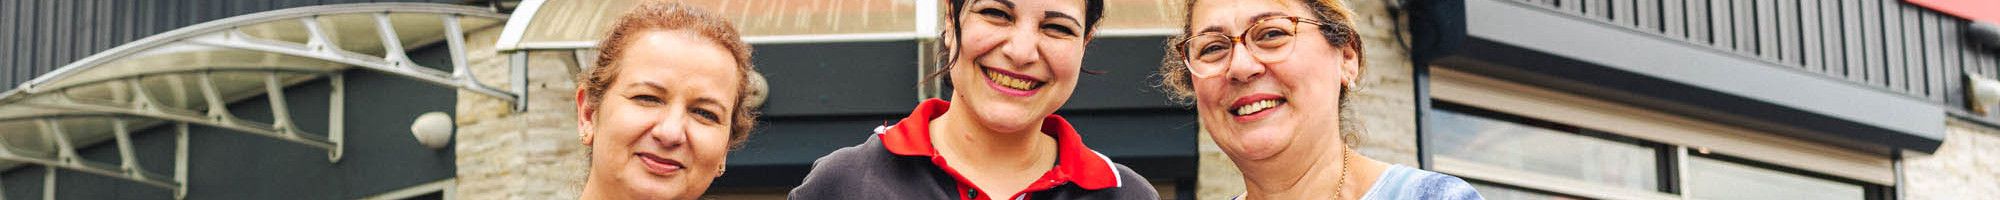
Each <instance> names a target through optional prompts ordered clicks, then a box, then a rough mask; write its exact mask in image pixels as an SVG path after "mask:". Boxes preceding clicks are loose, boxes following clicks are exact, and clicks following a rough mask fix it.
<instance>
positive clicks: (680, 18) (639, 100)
mask: <svg viewBox="0 0 2000 200" xmlns="http://www.w3.org/2000/svg"><path fill="white" fill-rule="evenodd" d="M597 44H598V49H599V50H600V51H602V54H600V55H598V57H597V61H596V63H597V66H603V67H597V68H591V69H588V71H587V72H584V73H581V75H582V77H579V78H577V87H578V88H577V90H576V99H577V101H576V111H577V113H576V114H577V131H578V133H579V134H581V135H580V138H582V140H583V141H582V143H583V145H584V146H586V147H588V150H589V151H588V153H586V154H588V155H589V158H590V166H589V168H590V170H589V174H588V175H586V177H585V179H584V184H583V194H582V196H581V197H579V198H581V199H696V198H697V197H700V196H701V194H702V193H703V192H706V191H708V186H709V182H710V181H712V180H715V178H716V177H718V176H722V171H723V166H724V164H723V163H725V161H726V159H727V158H728V157H729V150H730V149H731V147H733V146H736V144H740V143H742V142H743V140H745V139H746V138H749V135H750V128H751V126H752V125H754V124H755V123H753V121H755V118H756V114H755V113H756V108H757V105H759V104H762V103H763V101H764V100H763V99H764V94H765V93H764V91H765V90H764V88H763V85H764V84H763V81H762V80H763V79H762V78H760V77H761V76H759V75H758V73H757V69H756V68H753V67H751V65H750V45H749V44H746V43H744V42H743V40H742V38H741V37H739V36H738V35H737V33H736V29H735V27H733V26H731V25H730V23H729V21H727V20H725V19H723V18H722V17H720V16H716V15H714V14H710V13H708V12H704V11H702V10H700V9H695V8H693V7H688V6H686V5H682V4H678V3H669V2H663V1H646V2H642V3H639V5H638V6H636V7H633V8H632V10H631V11H630V12H629V13H626V14H625V15H623V16H622V17H620V18H619V19H618V22H617V23H616V24H613V27H612V31H611V33H610V34H609V35H608V36H606V37H605V39H604V40H603V41H602V42H598V43H597Z"/></svg>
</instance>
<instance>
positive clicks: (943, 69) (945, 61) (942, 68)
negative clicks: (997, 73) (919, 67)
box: [921, 0, 1104, 84]
mask: <svg viewBox="0 0 2000 200" xmlns="http://www.w3.org/2000/svg"><path fill="white" fill-rule="evenodd" d="M965 1H966V0H947V1H945V3H946V4H947V6H950V7H951V10H950V11H949V12H945V14H944V17H945V20H952V21H951V29H947V30H945V31H943V32H938V38H951V40H952V41H939V42H938V43H937V49H938V53H937V55H938V57H937V59H938V62H937V63H938V66H936V68H935V69H937V71H931V73H930V74H926V75H924V80H923V81H922V82H921V84H928V83H930V82H932V81H936V80H937V79H940V78H943V77H944V75H945V74H947V73H950V71H951V65H954V64H957V63H955V60H956V59H957V58H955V57H958V50H957V49H951V48H950V47H952V46H964V45H962V44H959V41H963V40H964V38H960V36H963V35H964V34H960V33H959V30H960V27H959V26H960V25H959V23H958V21H957V20H958V13H959V12H961V11H965ZM1101 19H1104V0H1084V5H1083V30H1084V32H1091V31H1094V30H1097V21H1099V20H1101ZM945 34H950V36H951V37H944V36H945ZM946 42H949V43H946ZM947 44H949V45H947Z"/></svg>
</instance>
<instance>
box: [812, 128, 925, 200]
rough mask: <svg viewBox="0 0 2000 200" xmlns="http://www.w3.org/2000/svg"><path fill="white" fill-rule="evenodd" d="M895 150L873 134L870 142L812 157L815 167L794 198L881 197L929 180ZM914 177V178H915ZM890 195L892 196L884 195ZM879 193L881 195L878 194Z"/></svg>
mask: <svg viewBox="0 0 2000 200" xmlns="http://www.w3.org/2000/svg"><path fill="white" fill-rule="evenodd" d="M900 161H901V160H899V158H897V157H896V155H894V154H890V153H889V151H888V150H886V149H883V147H882V144H881V140H880V139H879V138H875V137H873V136H871V137H869V138H868V141H867V142H863V143H861V144H860V145H855V146H851V147H843V148H840V149H839V150H835V151H833V153H828V154H827V155H826V156H823V157H820V158H819V159H818V160H815V161H813V166H812V171H811V172H808V173H807V174H806V177H805V180H804V181H802V182H801V183H800V184H799V186H798V187H795V188H792V191H791V194H790V195H789V196H791V197H792V198H793V199H881V198H892V196H893V195H898V194H905V193H909V192H910V191H912V190H910V189H911V188H928V187H924V184H918V183H921V182H924V181H923V180H927V178H923V177H925V176H924V175H923V174H918V173H924V172H925V171H924V170H921V169H904V168H907V167H909V166H907V165H905V164H903V163H901V162H900ZM913 180H914V181H913ZM884 195H890V196H884ZM877 197H880V198H877Z"/></svg>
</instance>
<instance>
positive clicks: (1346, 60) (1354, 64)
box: [1340, 47, 1366, 87]
mask: <svg viewBox="0 0 2000 200" xmlns="http://www.w3.org/2000/svg"><path fill="white" fill-rule="evenodd" d="M1359 48H1361V47H1354V48H1352V49H1345V50H1341V51H1340V57H1341V58H1343V59H1342V61H1341V62H1340V72H1341V75H1340V80H1341V82H1343V83H1346V84H1348V85H1347V87H1359V85H1357V84H1358V83H1359V82H1361V72H1362V70H1363V69H1365V67H1366V66H1361V59H1362V58H1361V56H1360V55H1361V54H1360V53H1359V52H1358V51H1360V49H1359Z"/></svg>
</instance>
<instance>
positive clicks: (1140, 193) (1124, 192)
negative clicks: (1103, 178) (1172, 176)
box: [1111, 163, 1160, 199]
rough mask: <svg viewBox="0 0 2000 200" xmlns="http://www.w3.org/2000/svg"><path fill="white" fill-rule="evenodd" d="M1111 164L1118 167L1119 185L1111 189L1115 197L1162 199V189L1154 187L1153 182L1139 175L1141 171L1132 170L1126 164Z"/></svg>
mask: <svg viewBox="0 0 2000 200" xmlns="http://www.w3.org/2000/svg"><path fill="white" fill-rule="evenodd" d="M1111 166H1113V167H1116V168H1118V187H1117V188H1112V189H1111V190H1112V191H1114V192H1112V193H1113V194H1115V195H1114V196H1116V197H1117V198H1114V199H1160V191H1158V190H1155V189H1153V183H1152V182H1147V181H1146V177H1144V176H1139V172H1135V171H1132V168H1130V167H1125V164H1118V163H1112V164H1111Z"/></svg>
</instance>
